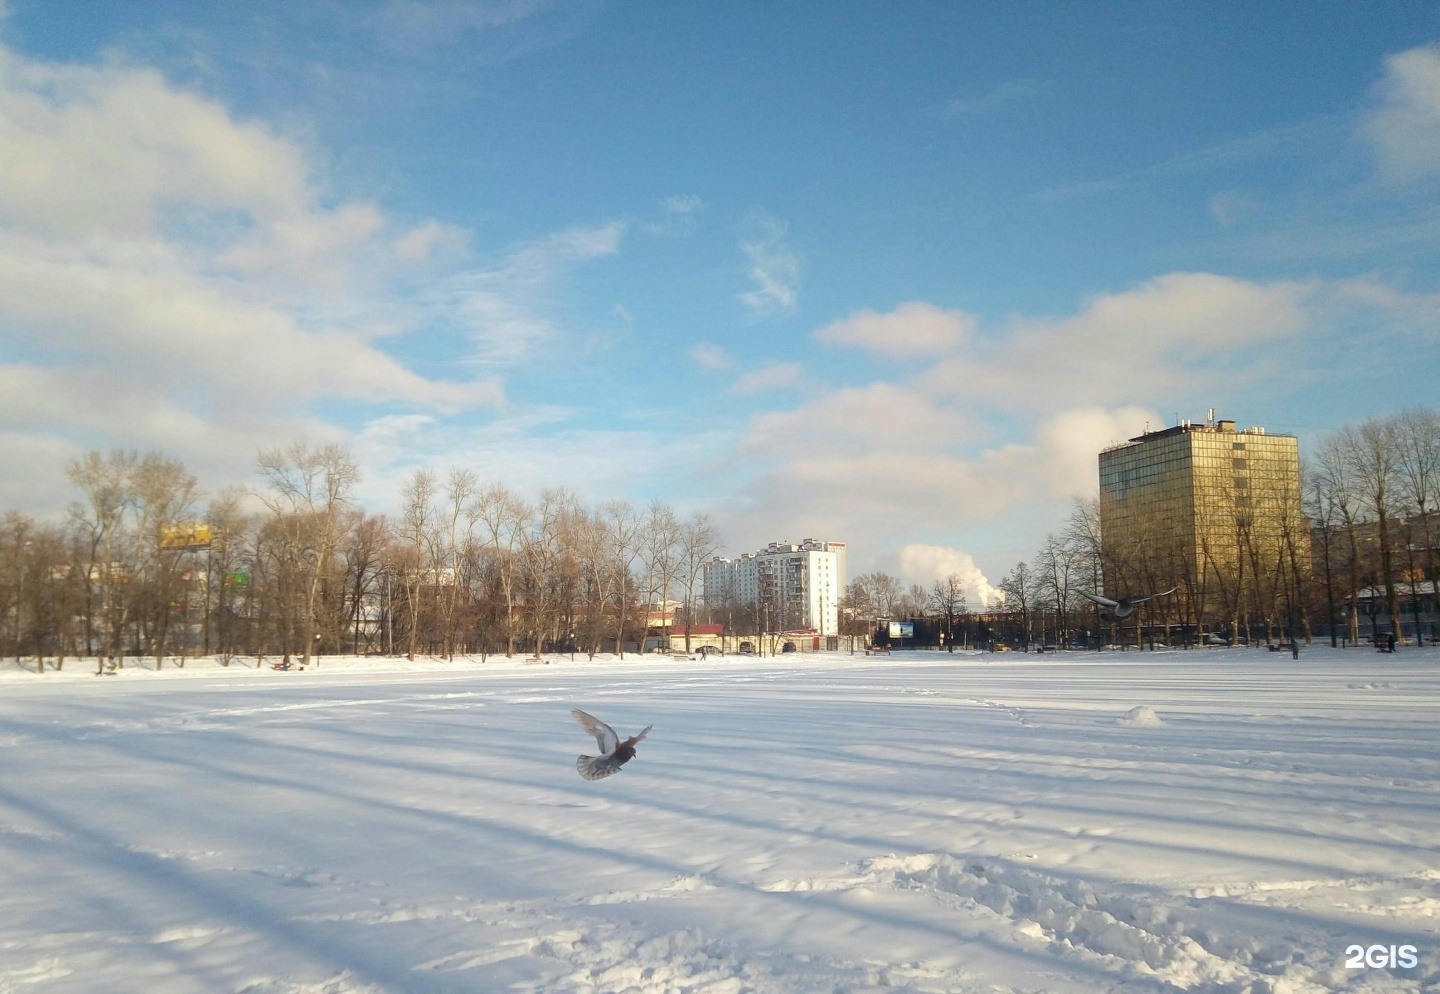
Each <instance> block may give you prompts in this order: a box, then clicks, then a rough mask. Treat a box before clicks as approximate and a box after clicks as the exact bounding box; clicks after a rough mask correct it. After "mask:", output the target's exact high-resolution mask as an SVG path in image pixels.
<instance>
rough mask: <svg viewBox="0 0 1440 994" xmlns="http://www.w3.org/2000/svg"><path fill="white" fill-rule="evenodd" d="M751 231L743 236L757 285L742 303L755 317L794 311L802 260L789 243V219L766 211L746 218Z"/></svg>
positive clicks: (749, 268) (750, 271)
mask: <svg viewBox="0 0 1440 994" xmlns="http://www.w3.org/2000/svg"><path fill="white" fill-rule="evenodd" d="M746 228H747V229H748V230H749V232H750V234H749V235H748V236H747V237H744V238H742V240H741V242H740V250H741V251H742V252H743V253H744V254H745V260H746V263H747V268H746V275H747V276H748V277H749V278H750V281H751V282H752V283H754V284H755V288H754V289H753V290H749V291H747V292H745V293H742V294H741V295H740V300H741V302H742V303H743V304H744V305H745V306H746V308H748V309H749V311H750V313H751V314H752V315H754V316H755V317H760V318H763V317H770V316H772V315H774V314H778V313H781V312H783V311H789V310H793V309H794V308H795V303H796V300H797V295H798V289H799V284H800V260H799V258H797V257H796V255H795V253H794V252H792V251H791V250H790V247H789V245H788V244H787V243H786V238H787V235H788V232H787V230H786V227H785V222H784V221H781V220H780V219H779V218H777V217H774V216H773V215H771V214H767V213H765V212H764V211H756V212H754V213H752V214H751V215H750V217H749V218H747V220H746Z"/></svg>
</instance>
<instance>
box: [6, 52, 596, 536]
mask: <svg viewBox="0 0 1440 994" xmlns="http://www.w3.org/2000/svg"><path fill="white" fill-rule="evenodd" d="M0 176H4V180H3V181H0V346H9V345H12V344H13V345H15V348H12V349H11V350H10V352H11V354H19V355H25V356H27V357H29V356H37V355H38V356H45V357H53V358H47V359H41V358H31V359H27V361H24V362H12V363H11V364H9V365H6V366H3V367H0V418H3V420H4V423H5V424H6V425H7V429H9V430H10V432H11V434H10V435H9V436H7V441H6V443H5V444H6V450H7V451H8V452H10V453H13V454H16V461H14V462H7V463H6V465H7V472H6V473H5V474H4V476H5V478H6V479H7V480H8V481H11V484H10V485H8V486H6V487H4V488H3V491H4V492H3V493H0V502H5V506H12V507H30V506H33V504H32V502H31V501H30V500H29V499H28V498H25V497H24V496H23V495H21V496H20V497H18V498H17V496H16V494H15V493H14V491H15V490H16V489H17V488H23V486H29V481H32V480H34V481H42V480H44V479H49V478H52V477H55V476H56V475H57V474H62V475H63V463H62V464H60V465H50V466H44V467H42V466H36V465H33V464H32V463H30V462H26V461H20V460H21V459H22V457H23V458H24V459H29V458H30V457H31V456H34V457H35V458H40V455H41V454H44V453H50V454H52V455H53V454H60V455H63V454H64V453H66V452H68V451H71V450H72V449H73V448H74V447H75V446H78V445H83V446H86V447H98V448H104V447H108V446H124V447H134V448H141V449H144V448H152V447H155V448H160V449H162V450H164V451H166V452H167V454H170V455H172V456H175V457H177V458H180V459H182V460H183V461H184V462H185V463H186V464H187V465H188V466H189V467H190V468H191V469H192V471H194V472H197V473H201V472H202V471H205V470H209V471H210V472H212V473H214V474H215V475H212V476H208V477H205V479H207V482H208V483H211V484H212V485H223V484H226V483H229V482H233V481H234V480H236V479H237V478H240V477H243V476H245V475H247V474H248V472H249V470H250V468H251V466H250V464H251V462H252V460H253V455H254V452H255V450H256V448H258V447H262V446H269V445H274V444H277V443H282V442H284V441H287V440H290V439H293V438H294V437H296V436H297V435H300V434H304V435H306V436H309V437H311V438H316V437H329V438H335V437H340V436H342V435H343V432H341V431H340V430H339V429H337V428H336V427H334V426H333V425H329V424H326V423H324V422H323V421H321V420H319V419H318V418H317V417H316V416H315V415H314V414H313V413H312V412H313V410H315V409H316V408H317V406H318V405H321V404H324V403H327V402H330V401H335V400H343V401H348V402H355V403H359V404H364V405H392V404H395V405H401V406H404V407H408V408H411V409H418V410H420V411H425V412H429V413H430V414H431V415H435V414H453V413H457V412H461V411H469V410H476V409H482V410H496V409H499V408H502V407H503V406H504V405H505V403H506V401H505V396H504V389H503V386H502V384H501V383H500V382H499V381H497V380H492V379H483V378H482V379H474V380H469V381H460V380H437V379H433V378H431V377H428V376H426V375H422V374H421V373H419V372H417V371H416V370H415V369H414V368H412V367H411V366H409V365H407V364H406V363H405V362H402V361H401V360H399V359H397V358H396V356H395V355H394V354H392V353H391V352H390V351H388V350H387V349H385V348H383V347H382V346H381V341H382V339H386V338H388V337H391V336H394V335H397V334H400V333H403V332H404V331H406V330H407V329H408V328H411V327H414V326H415V325H416V324H417V323H418V322H420V321H422V320H425V321H432V320H436V319H437V316H436V311H437V310H442V309H441V308H435V307H433V306H432V307H431V308H430V310H429V311H426V310H425V308H424V307H421V306H417V305H414V304H413V303H410V302H403V303H402V302H401V298H400V297H399V296H398V294H397V293H396V290H397V287H398V281H401V280H419V279H422V278H423V279H429V280H436V279H442V280H443V279H445V278H447V277H448V276H449V274H450V272H451V271H453V268H454V266H455V265H457V264H459V263H463V262H464V261H465V259H464V255H463V253H464V250H465V243H466V240H467V238H468V236H467V235H466V233H464V232H463V231H461V230H460V229H458V228H455V227H453V226H450V225H445V224H441V223H439V222H433V221H425V220H423V219H422V220H420V221H412V222H410V223H409V224H407V225H406V226H405V227H404V228H402V227H401V226H400V225H397V224H396V222H395V220H394V219H393V218H391V217H390V216H388V215H387V213H386V212H385V211H384V210H383V209H382V208H381V207H380V206H378V205H376V204H373V203H370V202H366V201H347V200H345V199H344V198H343V197H338V196H336V195H335V194H334V192H333V191H327V190H323V189H322V188H321V187H322V185H321V184H320V183H319V182H318V180H317V179H316V177H315V176H314V175H313V174H312V172H311V170H310V166H309V164H308V162H307V161H306V156H305V155H304V154H303V153H302V151H301V149H300V147H299V146H298V145H296V144H295V143H293V142H291V141H290V140H288V139H286V138H284V137H282V136H281V135H279V134H278V133H276V132H275V131H274V130H273V129H271V128H270V127H268V126H267V125H265V124H263V123H257V122H247V121H243V120H240V119H238V118H237V117H236V116H235V115H234V114H233V113H231V112H230V111H229V110H228V109H227V108H226V107H225V106H223V105H221V104H220V103H218V102H216V101H215V100H213V99H210V98H208V97H206V96H203V95H200V94H197V93H193V92H189V91H187V90H185V89H183V88H180V87H177V86H175V85H173V84H171V83H170V82H169V81H167V80H166V79H165V78H164V77H163V76H162V75H160V74H159V73H157V72H155V71H153V70H150V69H146V68H143V67H136V66H133V65H128V64H125V63H123V62H120V61H111V62H108V63H105V64H103V65H98V66H85V65H77V64H59V63H48V62H44V61H40V60H34V59H27V58H25V57H23V56H20V55H17V54H15V53H14V52H12V51H10V50H8V49H5V48H4V47H3V46H0ZM618 238H619V229H618V228H617V227H613V226H612V227H606V226H601V227H597V228H593V229H579V230H576V231H572V232H562V233H561V234H559V235H557V236H555V237H554V238H553V239H550V240H545V241H542V242H539V243H536V244H535V245H533V246H527V247H525V248H522V249H521V250H519V251H517V252H516V253H515V255H514V256H513V257H512V258H511V259H510V260H509V262H508V265H507V267H506V268H505V270H504V275H505V277H507V281H506V286H505V288H504V289H507V290H513V291H514V292H515V297H514V298H513V299H512V304H513V306H515V307H516V308H520V307H521V306H522V304H523V305H525V306H529V305H531V304H533V301H534V299H535V298H536V297H538V296H540V295H541V294H542V293H543V288H544V287H545V286H546V281H547V280H549V279H552V278H553V277H554V275H555V274H557V273H559V272H562V271H563V269H564V266H565V265H568V264H570V263H571V262H573V261H574V260H577V259H584V258H592V257H595V256H597V255H602V254H605V253H607V252H613V251H614V250H615V246H616V244H617V243H618ZM439 267H445V268H439ZM527 294H528V295H527ZM502 296H503V294H501V293H499V291H498V290H497V292H496V297H497V299H498V298H500V297H502ZM514 301H519V303H514ZM451 303H452V307H451V310H450V312H447V313H446V315H445V316H446V317H452V315H453V311H454V309H455V308H454V306H453V302H451ZM36 343H43V348H39V349H37V348H35V345H36ZM27 439H29V440H30V441H29V442H27V441H26V440H27ZM27 454H28V455H27ZM14 481H24V483H23V485H22V483H16V482H14ZM36 486H37V487H38V488H42V489H43V483H40V482H37V483H36Z"/></svg>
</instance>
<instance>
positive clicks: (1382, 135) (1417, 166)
mask: <svg viewBox="0 0 1440 994" xmlns="http://www.w3.org/2000/svg"><path fill="white" fill-rule="evenodd" d="M1375 95H1376V97H1377V98H1378V101H1379V106H1378V107H1377V108H1376V109H1375V110H1374V111H1373V112H1371V113H1370V114H1368V115H1366V116H1365V117H1364V118H1363V119H1362V120H1361V122H1360V134H1361V135H1362V136H1363V137H1364V138H1366V139H1368V140H1369V141H1370V142H1371V143H1372V144H1373V145H1374V147H1375V152H1376V155H1377V157H1378V164H1379V168H1380V172H1381V175H1383V176H1384V177H1386V178H1387V179H1390V180H1393V181H1396V182H1411V181H1414V180H1417V179H1421V178H1423V177H1427V176H1431V175H1434V174H1436V173H1440V45H1427V46H1425V47H1423V48H1412V49H1410V50H1409V51H1406V52H1401V53H1399V54H1397V55H1392V56H1390V57H1389V58H1388V59H1386V60H1385V75H1384V77H1383V78H1382V79H1381V80H1380V81H1379V82H1378V83H1377V84H1376V86H1375Z"/></svg>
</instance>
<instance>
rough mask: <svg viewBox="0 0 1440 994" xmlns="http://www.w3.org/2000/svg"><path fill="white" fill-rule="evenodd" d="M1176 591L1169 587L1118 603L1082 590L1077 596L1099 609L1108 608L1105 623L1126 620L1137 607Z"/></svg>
mask: <svg viewBox="0 0 1440 994" xmlns="http://www.w3.org/2000/svg"><path fill="white" fill-rule="evenodd" d="M1176 589H1177V588H1175V587H1171V588H1170V589H1169V590H1166V591H1163V592H1161V593H1158V594H1146V595H1145V596H1144V597H1122V598H1120V599H1119V600H1118V601H1116V600H1111V599H1110V598H1109V597H1101V596H1100V595H1099V594H1091V593H1086V592H1085V591H1084V590H1081V591H1079V594H1080V596H1081V597H1088V598H1090V599H1091V600H1092V601H1094V602H1095V603H1096V604H1099V605H1100V606H1101V607H1108V608H1110V612H1111V613H1110V614H1107V615H1104V618H1105V619H1106V620H1107V621H1119V620H1120V619H1121V618H1128V617H1130V615H1132V614H1134V613H1135V608H1136V606H1137V605H1139V604H1144V603H1145V602H1146V601H1148V600H1150V599H1152V598H1154V597H1164V596H1165V595H1166V594H1173V593H1174V592H1175V591H1176Z"/></svg>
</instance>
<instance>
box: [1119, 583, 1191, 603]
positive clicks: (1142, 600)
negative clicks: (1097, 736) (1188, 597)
mask: <svg viewBox="0 0 1440 994" xmlns="http://www.w3.org/2000/svg"><path fill="white" fill-rule="evenodd" d="M1179 589H1180V588H1179V587H1171V588H1170V589H1169V590H1162V591H1160V593H1158V594H1146V595H1145V596H1144V597H1132V598H1130V603H1131V604H1144V603H1145V602H1146V601H1148V600H1150V599H1152V598H1155V597H1165V596H1167V595H1169V594H1173V593H1174V592H1175V591H1177V590H1179Z"/></svg>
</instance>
